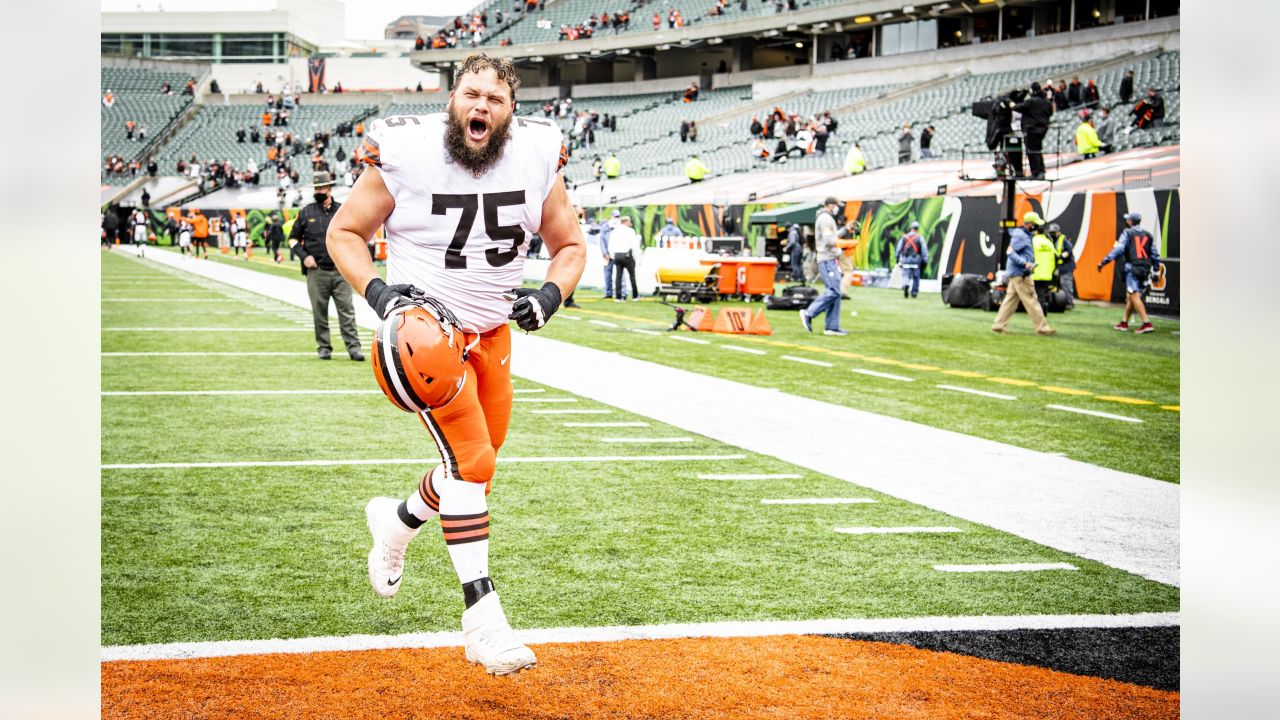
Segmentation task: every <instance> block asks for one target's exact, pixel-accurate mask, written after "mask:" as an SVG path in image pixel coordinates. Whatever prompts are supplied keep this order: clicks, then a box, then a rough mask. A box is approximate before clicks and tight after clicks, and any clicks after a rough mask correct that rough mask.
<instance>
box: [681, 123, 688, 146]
mask: <svg viewBox="0 0 1280 720" xmlns="http://www.w3.org/2000/svg"><path fill="white" fill-rule="evenodd" d="M688 141H689V121H688V120H681V121H680V142H688Z"/></svg>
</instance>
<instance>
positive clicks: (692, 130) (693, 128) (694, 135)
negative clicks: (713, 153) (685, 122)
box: [689, 120, 698, 142]
mask: <svg viewBox="0 0 1280 720" xmlns="http://www.w3.org/2000/svg"><path fill="white" fill-rule="evenodd" d="M689 142H698V121H697V120H690V121H689Z"/></svg>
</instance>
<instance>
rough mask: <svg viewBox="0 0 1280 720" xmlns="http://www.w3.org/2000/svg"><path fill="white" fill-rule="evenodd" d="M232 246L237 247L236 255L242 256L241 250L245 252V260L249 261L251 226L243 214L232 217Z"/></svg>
mask: <svg viewBox="0 0 1280 720" xmlns="http://www.w3.org/2000/svg"><path fill="white" fill-rule="evenodd" d="M231 237H232V241H231V244H232V245H234V246H235V253H236V255H239V254H240V250H241V249H243V250H244V259H245V260H248V259H249V258H250V257H251V256H250V254H249V225H248V223H247V222H246V221H245V216H244V214H243V213H241V214H239V215H232V216H231Z"/></svg>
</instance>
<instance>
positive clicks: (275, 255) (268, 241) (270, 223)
mask: <svg viewBox="0 0 1280 720" xmlns="http://www.w3.org/2000/svg"><path fill="white" fill-rule="evenodd" d="M283 242H284V226H283V225H281V223H280V216H279V215H276V214H275V213H271V214H270V215H268V216H267V224H266V225H264V226H263V228H262V244H263V245H265V246H266V247H267V248H268V249H269V250H270V251H271V260H272V262H274V263H275V264H277V265H279V264H280V263H281V262H282V261H283V259H284V258H282V257H281V256H280V245H281V244H282V243H283Z"/></svg>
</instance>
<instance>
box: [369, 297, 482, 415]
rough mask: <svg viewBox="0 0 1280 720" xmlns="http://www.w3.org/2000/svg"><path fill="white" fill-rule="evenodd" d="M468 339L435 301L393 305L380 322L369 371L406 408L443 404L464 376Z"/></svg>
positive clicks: (459, 387) (454, 393)
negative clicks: (370, 370)
mask: <svg viewBox="0 0 1280 720" xmlns="http://www.w3.org/2000/svg"><path fill="white" fill-rule="evenodd" d="M465 346H466V338H465V336H464V335H463V333H462V330H461V328H460V327H459V325H458V320H457V318H456V317H455V316H454V315H453V313H452V312H450V311H449V309H448V308H446V307H445V306H444V305H443V304H442V303H441V302H440V301H439V300H436V299H435V298H426V299H425V300H424V301H423V303H422V304H405V305H402V306H400V307H398V308H395V309H393V310H392V311H391V312H389V313H388V314H387V318H386V319H385V320H383V321H382V323H381V324H380V325H378V332H377V335H376V338H375V340H374V348H373V376H374V377H375V378H376V379H377V381H378V387H380V388H382V392H383V394H385V395H386V396H387V398H388V399H389V400H391V403H392V404H393V405H395V406H396V407H398V408H400V409H401V410H404V411H406V412H414V413H418V412H424V411H426V410H430V409H432V408H439V407H443V406H445V405H447V404H448V403H449V401H450V400H453V398H454V397H456V396H457V394H458V392H459V391H461V390H462V384H463V383H464V382H465V381H466V378H467V354H466V347H465Z"/></svg>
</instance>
